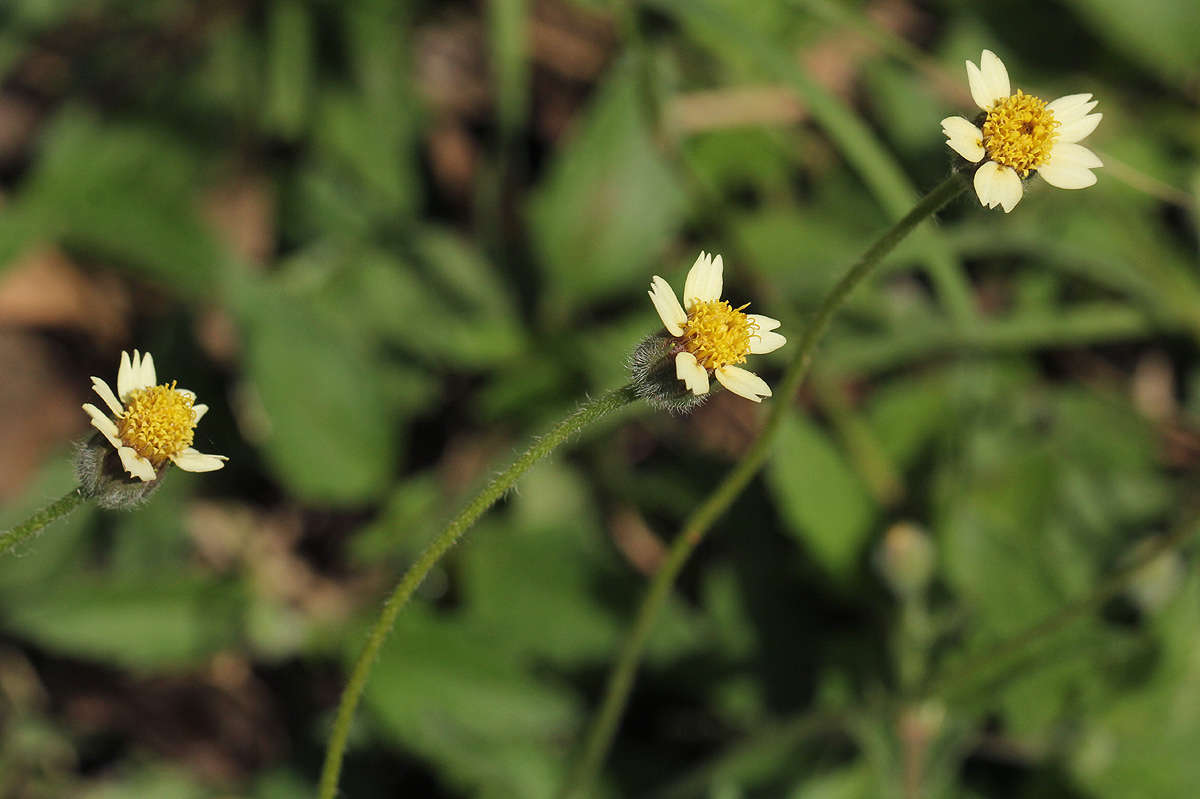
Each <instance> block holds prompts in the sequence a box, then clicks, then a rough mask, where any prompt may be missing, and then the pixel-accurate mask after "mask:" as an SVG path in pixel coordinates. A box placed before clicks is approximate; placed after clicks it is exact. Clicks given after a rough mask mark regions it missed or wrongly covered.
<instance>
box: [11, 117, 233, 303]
mask: <svg viewBox="0 0 1200 799" xmlns="http://www.w3.org/2000/svg"><path fill="white" fill-rule="evenodd" d="M198 182H199V164H198V162H197V157H196V154H195V153H193V152H191V151H190V149H189V145H188V144H186V143H185V142H184V141H183V140H182V139H180V138H178V137H177V136H175V135H174V134H172V133H170V132H168V131H167V130H165V129H162V128H158V127H154V126H151V125H146V124H123V125H122V124H114V123H108V124H101V123H100V122H99V121H98V120H96V119H95V118H94V117H92V116H90V115H89V114H87V113H84V112H82V111H79V110H75V109H68V110H66V111H63V112H60V113H59V115H58V117H57V118H56V119H55V120H54V122H53V123H52V125H51V127H50V129H49V131H48V132H47V133H46V138H45V141H44V144H43V146H42V149H41V151H40V153H39V158H38V160H37V163H36V165H35V167H34V171H33V174H32V175H31V176H30V177H29V178H28V180H27V181H26V182H25V183H24V184H23V185H22V190H21V193H20V195H19V197H18V200H17V202H16V203H15V205H14V207H13V209H12V210H9V209H6V212H5V215H4V216H3V217H0V265H7V263H9V262H10V261H11V258H12V257H13V256H14V255H15V254H16V253H17V252H18V251H20V250H21V249H23V248H24V247H26V246H29V245H30V244H31V243H41V242H43V241H45V240H46V239H52V240H57V241H61V242H64V243H67V244H70V245H71V246H74V247H80V248H83V249H85V250H88V251H89V252H91V253H93V254H95V255H99V256H101V257H103V258H105V259H107V260H110V261H113V262H114V263H115V264H116V265H118V266H122V267H127V268H130V269H132V270H134V271H136V272H138V273H139V274H142V275H144V276H146V277H149V278H152V279H155V280H157V281H159V282H160V283H162V284H163V285H164V286H166V287H168V288H170V289H171V290H173V291H178V292H181V293H185V294H198V295H207V294H211V293H212V292H214V291H215V288H216V284H217V280H218V277H219V275H220V274H221V268H222V265H223V264H225V263H226V262H227V256H226V254H225V252H224V250H223V249H221V248H220V247H219V246H218V245H217V244H216V241H215V240H214V238H213V237H212V235H211V233H210V232H209V230H208V228H207V227H205V226H204V225H202V224H201V223H200V221H199V219H198V217H197V215H196V212H195V203H196V185H197V183H198Z"/></svg>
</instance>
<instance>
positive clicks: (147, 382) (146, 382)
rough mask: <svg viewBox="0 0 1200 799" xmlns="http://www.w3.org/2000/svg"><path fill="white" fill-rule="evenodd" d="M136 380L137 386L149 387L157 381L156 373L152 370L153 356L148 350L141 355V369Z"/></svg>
mask: <svg viewBox="0 0 1200 799" xmlns="http://www.w3.org/2000/svg"><path fill="white" fill-rule="evenodd" d="M138 382H139V384H140V385H138V388H149V387H150V386H153V385H154V384H155V383H157V382H158V375H157V374H156V373H155V371H154V356H153V355H151V354H150V353H148V352H147V353H146V354H145V355H144V356H143V357H142V370H141V373H140V375H139V376H138Z"/></svg>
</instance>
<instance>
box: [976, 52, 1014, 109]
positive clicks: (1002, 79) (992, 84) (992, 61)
mask: <svg viewBox="0 0 1200 799" xmlns="http://www.w3.org/2000/svg"><path fill="white" fill-rule="evenodd" d="M979 71H980V72H981V73H983V82H984V83H985V84H986V85H987V88H988V93H989V94H990V95H991V98H992V102H995V101H996V100H999V99H1001V98H1003V97H1008V96H1009V95H1010V94H1012V91H1011V90H1010V87H1009V82H1008V70H1007V69H1006V68H1005V67H1004V62H1003V61H1001V60H1000V57H999V56H998V55H996V54H995V53H993V52H992V51H991V50H984V51H983V55H982V56H980V58H979Z"/></svg>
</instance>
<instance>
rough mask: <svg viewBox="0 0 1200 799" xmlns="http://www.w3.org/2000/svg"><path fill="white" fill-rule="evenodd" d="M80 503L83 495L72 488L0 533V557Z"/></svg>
mask: <svg viewBox="0 0 1200 799" xmlns="http://www.w3.org/2000/svg"><path fill="white" fill-rule="evenodd" d="M81 502H83V494H81V493H80V491H79V489H78V488H72V489H71V490H70V491H69V492H67V493H66V494H64V495H63V496H62V497H61V498H60V499H58V500H56V501H54V502H52V503H50V504H49V505H47V506H46V507H44V508H42V509H41V510H39V511H38V512H37V513H35V514H33V515H32V516H30V517H29V518H28V519H26V520H25V521H24V522H22V523H21V524H18V525H17V526H16V527H13V528H11V529H9V530H5V531H4V532H3V533H0V555H4V554H6V553H7V552H9V551H11V550H12V549H14V548H15V547H17V546H19V545H20V544H22V543H24V542H25V541H28V540H29V539H31V538H33V537H34V536H36V535H38V534H39V533H40V532H42V530H44V529H45V528H46V526H47V525H49V524H50V523H51V522H55V521H58V520H59V519H61V518H62V517H64V516H66V515H67V514H68V513H70V512H71V511H73V510H75V508H77V507H79V503H81Z"/></svg>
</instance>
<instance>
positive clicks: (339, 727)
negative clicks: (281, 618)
mask: <svg viewBox="0 0 1200 799" xmlns="http://www.w3.org/2000/svg"><path fill="white" fill-rule="evenodd" d="M636 399H637V396H636V395H635V394H634V391H633V388H632V387H631V386H624V387H622V388H618V389H614V390H613V391H609V392H608V393H606V394H602V395H601V396H599V397H596V398H595V399H593V400H589V401H588V402H585V403H584V404H582V405H580V406H579V407H578V408H576V409H575V411H574V412H572V413H571V414H570V415H568V416H567V417H566V418H565V419H563V420H562V421H561V422H559V423H558V424H557V425H555V426H554V427H553V428H552V429H551V430H550V432H548V433H547V434H546V435H544V436H542V437H541V438H539V439H537V440H536V441H534V443H533V444H532V445H531V446H530V447H529V449H527V450H525V452H524V453H522V454H521V455H520V457H518V458H517V459H516V460H515V461H513V462H512V464H511V465H510V466H509V467H508V468H507V469H505V470H504V471H503V472H501V473H500V474H499V475H497V476H496V477H495V478H494V479H493V480H492V481H491V482H489V483H488V484H487V485H486V486H485V487H484V488H483V490H482V491H480V492H479V493H478V494H476V495H475V497H474V498H473V499H472V500H471V501H470V502H469V503H467V505H466V507H464V508H463V509H462V510H461V511H460V512H459V514H458V515H457V516H455V517H454V519H452V520H451V521H450V523H449V524H447V525H446V527H445V528H444V529H443V530H442V531H441V532H440V533H438V535H437V537H436V538H434V539H433V541H432V542H430V544H429V545H428V546H427V547H426V548H425V551H424V552H422V553H421V555H420V557H418V558H417V560H416V562H414V563H413V564H412V565H411V566H410V567H409V568H408V571H407V572H405V574H404V577H402V578H401V580H400V582H399V584H397V585H396V587H395V589H394V590H393V591H392V593H391V596H389V597H388V599H387V602H386V603H384V606H383V611H382V612H381V613H380V614H379V618H378V620H376V622H375V624H374V626H372V627H371V631H370V634H369V635H368V636H367V643H366V645H365V646H364V647H363V650H362V653H361V654H360V655H359V656H358V660H357V661H356V662H355V664H354V669H353V671H352V672H351V674H350V680H349V681H348V682H347V683H346V687H345V688H344V689H343V690H342V696H341V700H340V702H339V704H338V709H337V716H336V717H335V718H334V723H333V732H332V734H331V735H330V738H329V746H328V748H327V749H326V750H325V764H324V766H323V767H322V770H321V782H320V787H319V793H318V796H319V797H320V799H333V797H334V795H335V794H336V793H337V785H338V776H339V774H340V773H341V769H342V758H343V757H344V756H345V753H346V739H347V737H348V736H349V734H350V723H351V721H353V720H354V711H355V709H356V708H357V707H358V702H359V700H360V699H361V698H362V693H363V689H364V688H366V685H367V678H368V676H370V673H371V667H372V666H373V665H374V664H375V659H376V658H377V657H378V655H379V649H380V648H381V647H382V646H383V642H384V641H385V640H386V639H387V636H388V633H390V632H391V630H392V626H393V625H394V624H395V622H396V617H397V616H398V615H399V614H400V611H401V610H403V608H404V606H405V605H406V604H407V603H408V600H409V599H410V598H411V597H412V595H413V592H415V591H416V590H417V588H418V586H420V585H421V582H422V581H423V580H424V579H425V577H426V576H427V575H428V574H429V572H430V570H432V569H433V567H434V566H435V565H436V564H437V562H438V561H439V560H441V558H442V556H443V555H445V554H446V553H447V552H448V551H449V550H450V549H451V548H452V547H453V546H454V545H455V544H456V543H458V540H459V539H460V538H462V535H463V533H465V532H466V531H467V529H468V528H469V527H470V526H471V525H472V524H474V523H475V521H476V520H477V519H478V518H479V517H480V516H482V515H483V513H484V512H485V511H486V510H487V509H488V508H490V507H491V506H492V505H494V504H495V503H496V502H497V501H498V500H499V499H500V498H501V497H503V496H504V495H505V494H506V493H508V491H509V489H511V488H512V487H513V485H514V484H515V483H516V482H517V479H518V478H519V477H520V476H521V475H522V474H524V473H525V472H526V471H528V470H529V468H530V467H531V466H533V465H534V464H535V463H537V462H538V461H540V460H541V459H542V458H544V457H546V456H547V455H549V454H550V453H551V452H553V451H554V450H555V449H556V448H557V447H558V446H559V445H560V444H562V443H563V442H565V441H566V440H567V439H569V438H570V437H571V436H572V435H574V434H576V433H578V432H579V431H580V430H582V429H583V428H585V427H587V426H588V425H589V424H591V423H592V422H595V421H597V420H598V419H600V418H601V417H603V416H606V415H608V414H609V413H612V412H613V411H616V410H618V409H619V408H623V407H624V406H626V405H629V404H630V403H632V402H633V401H635V400H636Z"/></svg>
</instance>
